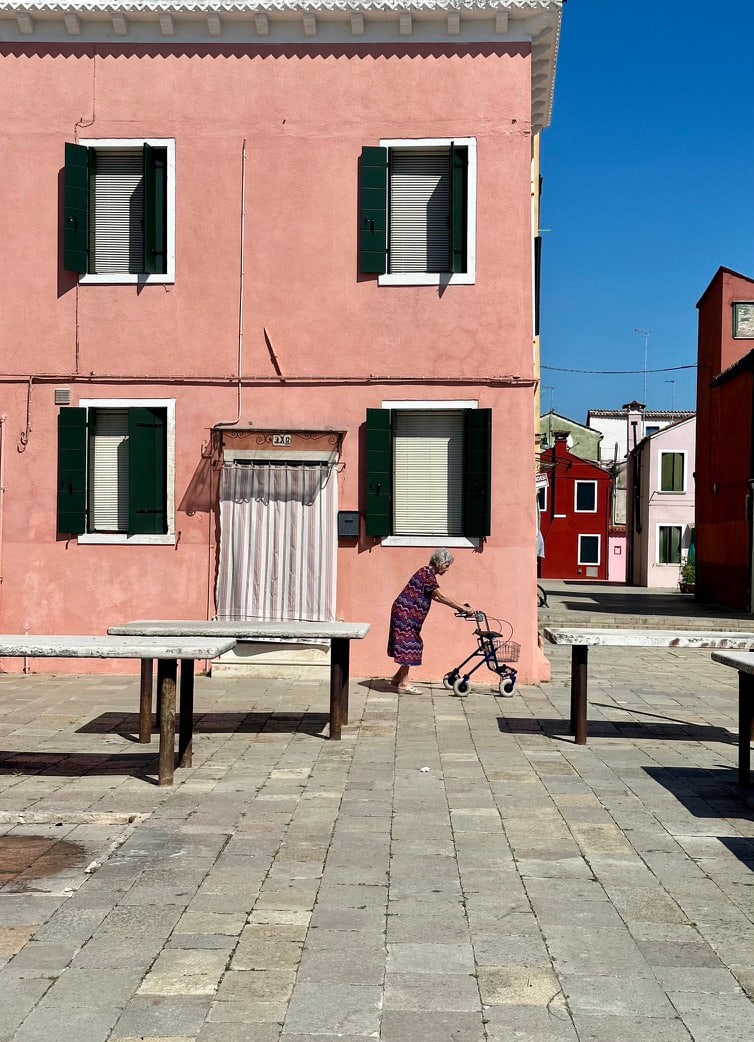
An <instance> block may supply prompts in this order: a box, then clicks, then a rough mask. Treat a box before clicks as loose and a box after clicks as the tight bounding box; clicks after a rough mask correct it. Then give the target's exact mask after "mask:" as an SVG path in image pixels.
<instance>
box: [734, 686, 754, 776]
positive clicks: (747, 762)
mask: <svg viewBox="0 0 754 1042" xmlns="http://www.w3.org/2000/svg"><path fill="white" fill-rule="evenodd" d="M752 726H754V675H752V674H751V673H739V674H738V784H739V785H741V786H743V787H744V788H747V787H748V786H749V784H750V782H751V737H752Z"/></svg>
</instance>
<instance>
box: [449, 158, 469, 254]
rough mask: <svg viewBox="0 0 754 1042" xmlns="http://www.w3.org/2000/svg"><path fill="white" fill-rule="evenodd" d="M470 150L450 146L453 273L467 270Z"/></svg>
mask: <svg viewBox="0 0 754 1042" xmlns="http://www.w3.org/2000/svg"><path fill="white" fill-rule="evenodd" d="M468 167H469V150H468V148H467V147H466V146H465V145H464V146H458V147H456V146H455V145H454V144H451V146H450V177H451V186H450V248H451V263H450V270H451V271H452V272H462V271H466V269H467V261H466V210H467V198H468V195H467V185H468Z"/></svg>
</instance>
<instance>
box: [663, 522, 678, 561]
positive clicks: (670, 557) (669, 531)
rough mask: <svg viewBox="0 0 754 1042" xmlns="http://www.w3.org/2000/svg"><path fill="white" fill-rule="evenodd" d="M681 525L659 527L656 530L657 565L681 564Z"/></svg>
mask: <svg viewBox="0 0 754 1042" xmlns="http://www.w3.org/2000/svg"><path fill="white" fill-rule="evenodd" d="M681 536H682V529H681V525H660V526H659V528H658V530H657V563H658V564H680V563H681Z"/></svg>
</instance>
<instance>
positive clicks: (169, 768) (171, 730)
mask: <svg viewBox="0 0 754 1042" xmlns="http://www.w3.org/2000/svg"><path fill="white" fill-rule="evenodd" d="M177 676H178V662H177V660H176V659H174V658H172V659H160V660H159V662H158V665H157V684H158V692H157V705H158V709H159V720H160V766H159V773H158V782H159V784H160V785H172V784H173V774H174V772H175V682H176V678H177Z"/></svg>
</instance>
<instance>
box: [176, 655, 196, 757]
mask: <svg viewBox="0 0 754 1042" xmlns="http://www.w3.org/2000/svg"><path fill="white" fill-rule="evenodd" d="M193 737H194V660H193V659H192V658H182V659H181V703H180V721H179V724H178V766H179V767H191V764H192V759H193V748H192V746H193Z"/></svg>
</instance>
